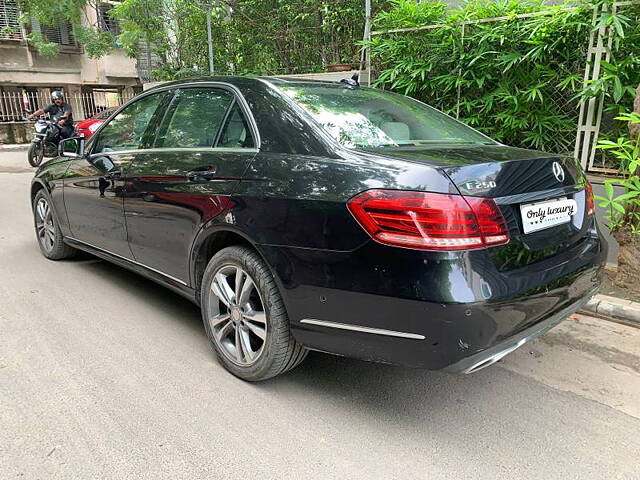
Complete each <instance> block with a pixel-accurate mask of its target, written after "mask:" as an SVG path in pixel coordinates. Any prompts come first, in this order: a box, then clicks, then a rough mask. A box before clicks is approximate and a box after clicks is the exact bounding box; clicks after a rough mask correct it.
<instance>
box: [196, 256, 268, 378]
mask: <svg viewBox="0 0 640 480" xmlns="http://www.w3.org/2000/svg"><path fill="white" fill-rule="evenodd" d="M211 291H212V293H213V295H210V296H209V305H208V307H209V308H208V319H207V321H208V322H209V327H210V329H211V332H212V334H213V337H214V340H215V342H216V344H217V345H218V347H219V350H220V351H221V352H222V353H223V354H224V355H225V356H226V357H227V358H228V359H229V360H230V361H231V362H233V363H235V364H236V365H239V366H243V367H246V366H249V365H252V364H254V363H255V362H256V361H257V360H258V358H259V357H260V355H261V354H262V351H263V350H264V346H265V342H266V338H267V315H266V312H265V309H264V304H263V302H262V297H261V295H260V292H259V291H258V288H257V287H256V284H255V282H254V281H253V279H252V278H251V276H250V275H249V274H248V273H247V272H246V271H245V270H243V269H242V268H241V267H239V266H237V265H224V266H222V267H220V268H219V269H218V270H217V271H216V273H215V274H214V275H213V280H212V282H211Z"/></svg>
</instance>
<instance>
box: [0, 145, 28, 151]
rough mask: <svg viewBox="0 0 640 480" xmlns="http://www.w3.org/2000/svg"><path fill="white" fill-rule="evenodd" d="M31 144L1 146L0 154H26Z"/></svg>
mask: <svg viewBox="0 0 640 480" xmlns="http://www.w3.org/2000/svg"><path fill="white" fill-rule="evenodd" d="M29 145H30V144H29V143H15V144H6V143H2V144H0V152H23V151H24V152H26V151H27V149H28V148H29Z"/></svg>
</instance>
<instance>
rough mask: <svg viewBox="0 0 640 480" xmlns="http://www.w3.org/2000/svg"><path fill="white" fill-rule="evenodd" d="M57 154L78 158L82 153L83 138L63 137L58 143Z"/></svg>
mask: <svg viewBox="0 0 640 480" xmlns="http://www.w3.org/2000/svg"><path fill="white" fill-rule="evenodd" d="M58 154H59V155H60V156H61V157H69V158H80V157H82V156H83V155H84V138H82V137H71V138H65V139H64V140H62V141H61V142H60V143H59V144H58Z"/></svg>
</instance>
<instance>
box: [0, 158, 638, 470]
mask: <svg viewBox="0 0 640 480" xmlns="http://www.w3.org/2000/svg"><path fill="white" fill-rule="evenodd" d="M32 174H33V170H32V169H31V168H30V167H28V166H27V165H26V158H25V154H24V153H22V152H16V153H7V152H2V151H0V478H1V479H11V478H26V479H49V478H56V479H137V478H144V479H160V478H170V479H200V478H203V479H204V478H207V479H211V478H216V479H218V478H219V479H235V478H238V479H240V478H242V479H246V478H259V479H271V478H273V479H288V478H295V479H307V478H322V479H324V478H336V479H360V478H362V479H378V478H381V479H418V478H420V479H422V478H424V479H429V480H433V479H450V478H451V479H461V478H462V479H464V478H469V479H471V478H473V479H477V478H482V479H485V478H486V479H514V478H515V479H528V478H536V479H537V478H544V479H556V478H558V479H567V478H576V479H599V478H602V479H637V478H640V469H639V468H638V458H640V357H639V355H640V330H637V329H633V328H630V327H625V326H621V325H617V324H613V323H610V322H605V321H601V320H597V319H593V318H589V317H581V316H578V317H576V318H574V319H569V320H567V321H566V322H564V323H563V324H562V325H560V326H559V327H557V328H556V329H554V330H552V331H551V332H549V333H548V334H547V335H545V336H544V337H542V338H541V339H538V340H536V341H535V342H533V343H532V344H530V345H527V346H525V347H523V348H522V349H520V350H519V351H517V352H515V353H514V354H512V355H511V356H509V357H508V358H507V359H505V360H504V361H503V362H501V363H500V364H498V365H495V366H493V367H490V368H488V369H486V370H483V371H481V372H478V373H477V374H474V375H470V376H455V375H448V374H443V373H437V372H427V371H421V370H412V369H405V368H399V367H393V366H387V365H377V364H370V363H365V362H360V361H355V360H350V359H345V358H339V357H332V356H329V355H324V354H319V353H312V354H311V355H310V356H309V357H308V358H307V360H306V361H305V362H304V363H303V364H302V365H301V366H300V367H298V368H297V369H296V370H294V371H293V372H291V373H289V374H287V375H285V376H283V377H280V378H276V379H273V380H270V381H268V382H264V383H261V384H248V383H244V382H242V381H240V380H238V379H236V378H235V377H233V376H231V375H229V374H227V373H226V372H225V370H223V368H222V367H221V366H220V365H219V364H218V363H217V362H216V360H215V358H214V356H213V354H212V352H211V351H210V349H209V346H208V343H207V339H206V336H205V333H204V329H203V327H202V323H201V319H200V315H199V311H198V309H197V308H196V307H195V306H194V305H192V304H190V303H189V302H187V301H186V300H184V299H182V298H180V297H178V296H177V295H174V294H172V293H170V292H169V291H167V290H165V289H163V288H162V287H159V286H157V285H155V284H153V283H151V282H149V281H147V280H144V279H142V278H141V277H138V276H136V275H135V274H133V273H129V272H128V271H126V270H123V269H120V268H118V267H116V266H113V265H110V264H108V263H106V262H103V261H99V260H97V259H94V258H92V257H89V256H86V257H84V258H81V259H78V260H73V261H64V262H52V261H48V260H46V259H44V258H43V257H42V256H41V255H40V253H39V250H38V247H37V244H36V240H35V235H34V232H33V227H32V219H31V211H30V208H29V205H28V185H29V181H30V179H31V176H32Z"/></svg>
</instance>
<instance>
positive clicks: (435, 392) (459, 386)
mask: <svg viewBox="0 0 640 480" xmlns="http://www.w3.org/2000/svg"><path fill="white" fill-rule="evenodd" d="M72 262H73V263H75V264H77V267H80V268H82V269H83V270H85V272H87V273H91V274H93V275H97V276H100V277H101V278H103V279H104V280H105V281H108V282H109V283H110V284H111V285H114V286H116V287H118V288H121V289H122V290H123V294H124V292H126V295H127V296H132V297H137V298H140V299H143V301H144V302H145V303H148V304H149V305H151V306H152V308H157V309H158V310H159V311H162V312H163V315H162V318H164V319H169V318H170V319H171V321H172V322H177V323H179V324H180V325H188V326H189V327H190V328H191V329H192V331H193V334H194V335H197V336H202V338H203V339H204V337H205V335H206V334H205V331H204V328H203V326H202V320H201V316H200V310H199V308H198V307H197V306H196V305H195V304H193V303H191V302H190V301H188V300H187V299H185V298H183V297H181V296H180V295H178V294H175V293H171V292H168V290H167V289H166V288H165V287H163V286H161V285H158V284H156V283H155V282H153V281H151V280H148V279H146V278H144V277H141V276H140V275H138V274H136V273H133V272H130V271H129V270H127V269H125V268H122V267H120V266H118V265H114V264H112V263H109V262H106V261H102V260H100V259H97V258H96V257H93V256H90V255H84V254H83V255H81V256H80V257H78V258H77V259H75V260H73V261H72ZM123 296H124V295H123ZM159 321H160V319H159ZM203 348H206V347H205V344H204V343H203ZM207 354H211V353H209V352H207ZM220 368H221V369H222V366H220ZM514 375H515V374H513V373H511V372H508V371H506V370H504V369H502V368H500V367H498V366H494V367H491V368H489V369H487V370H486V371H482V372H479V373H476V374H474V375H451V374H446V373H442V372H431V371H427V370H422V369H413V368H406V367H399V366H393V365H385V364H379V363H372V362H365V361H361V360H355V359H350V358H345V357H338V356H334V355H329V354H325V353H320V352H310V353H309V356H308V357H307V359H306V360H305V361H304V362H303V363H302V364H301V365H299V366H298V367H297V368H296V369H294V370H293V371H291V372H288V373H286V374H284V375H282V376H279V377H276V378H273V379H271V380H268V381H265V382H261V383H253V384H247V385H249V388H251V389H256V390H258V391H259V392H260V393H261V394H262V395H267V396H273V397H274V400H275V399H276V398H278V399H279V401H282V399H285V398H286V399H287V401H296V402H297V401H300V402H307V401H309V400H311V399H313V401H316V402H319V401H326V402H330V403H331V404H334V405H336V404H338V405H339V406H340V408H341V409H344V410H345V411H349V412H350V414H351V415H356V416H363V417H375V418H377V419H378V420H379V421H389V422H392V423H394V424H395V423H398V422H401V423H402V422H406V423H407V424H413V423H415V422H416V420H417V419H420V422H422V421H423V420H424V419H425V418H436V417H438V418H440V419H443V418H446V416H447V415H449V414H454V413H457V414H459V415H462V416H466V415H467V414H470V412H472V411H474V410H477V409H478V408H479V405H483V408H490V409H492V408H495V406H493V405H491V403H492V402H491V401H490V400H489V398H495V396H496V388H503V387H498V386H499V385H502V386H504V385H505V384H507V385H508V384H509V382H510V377H513V376H514ZM523 380H524V379H523ZM238 381H240V380H238ZM256 393H257V392H256ZM321 399H323V400H321ZM463 412H464V413H463Z"/></svg>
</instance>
